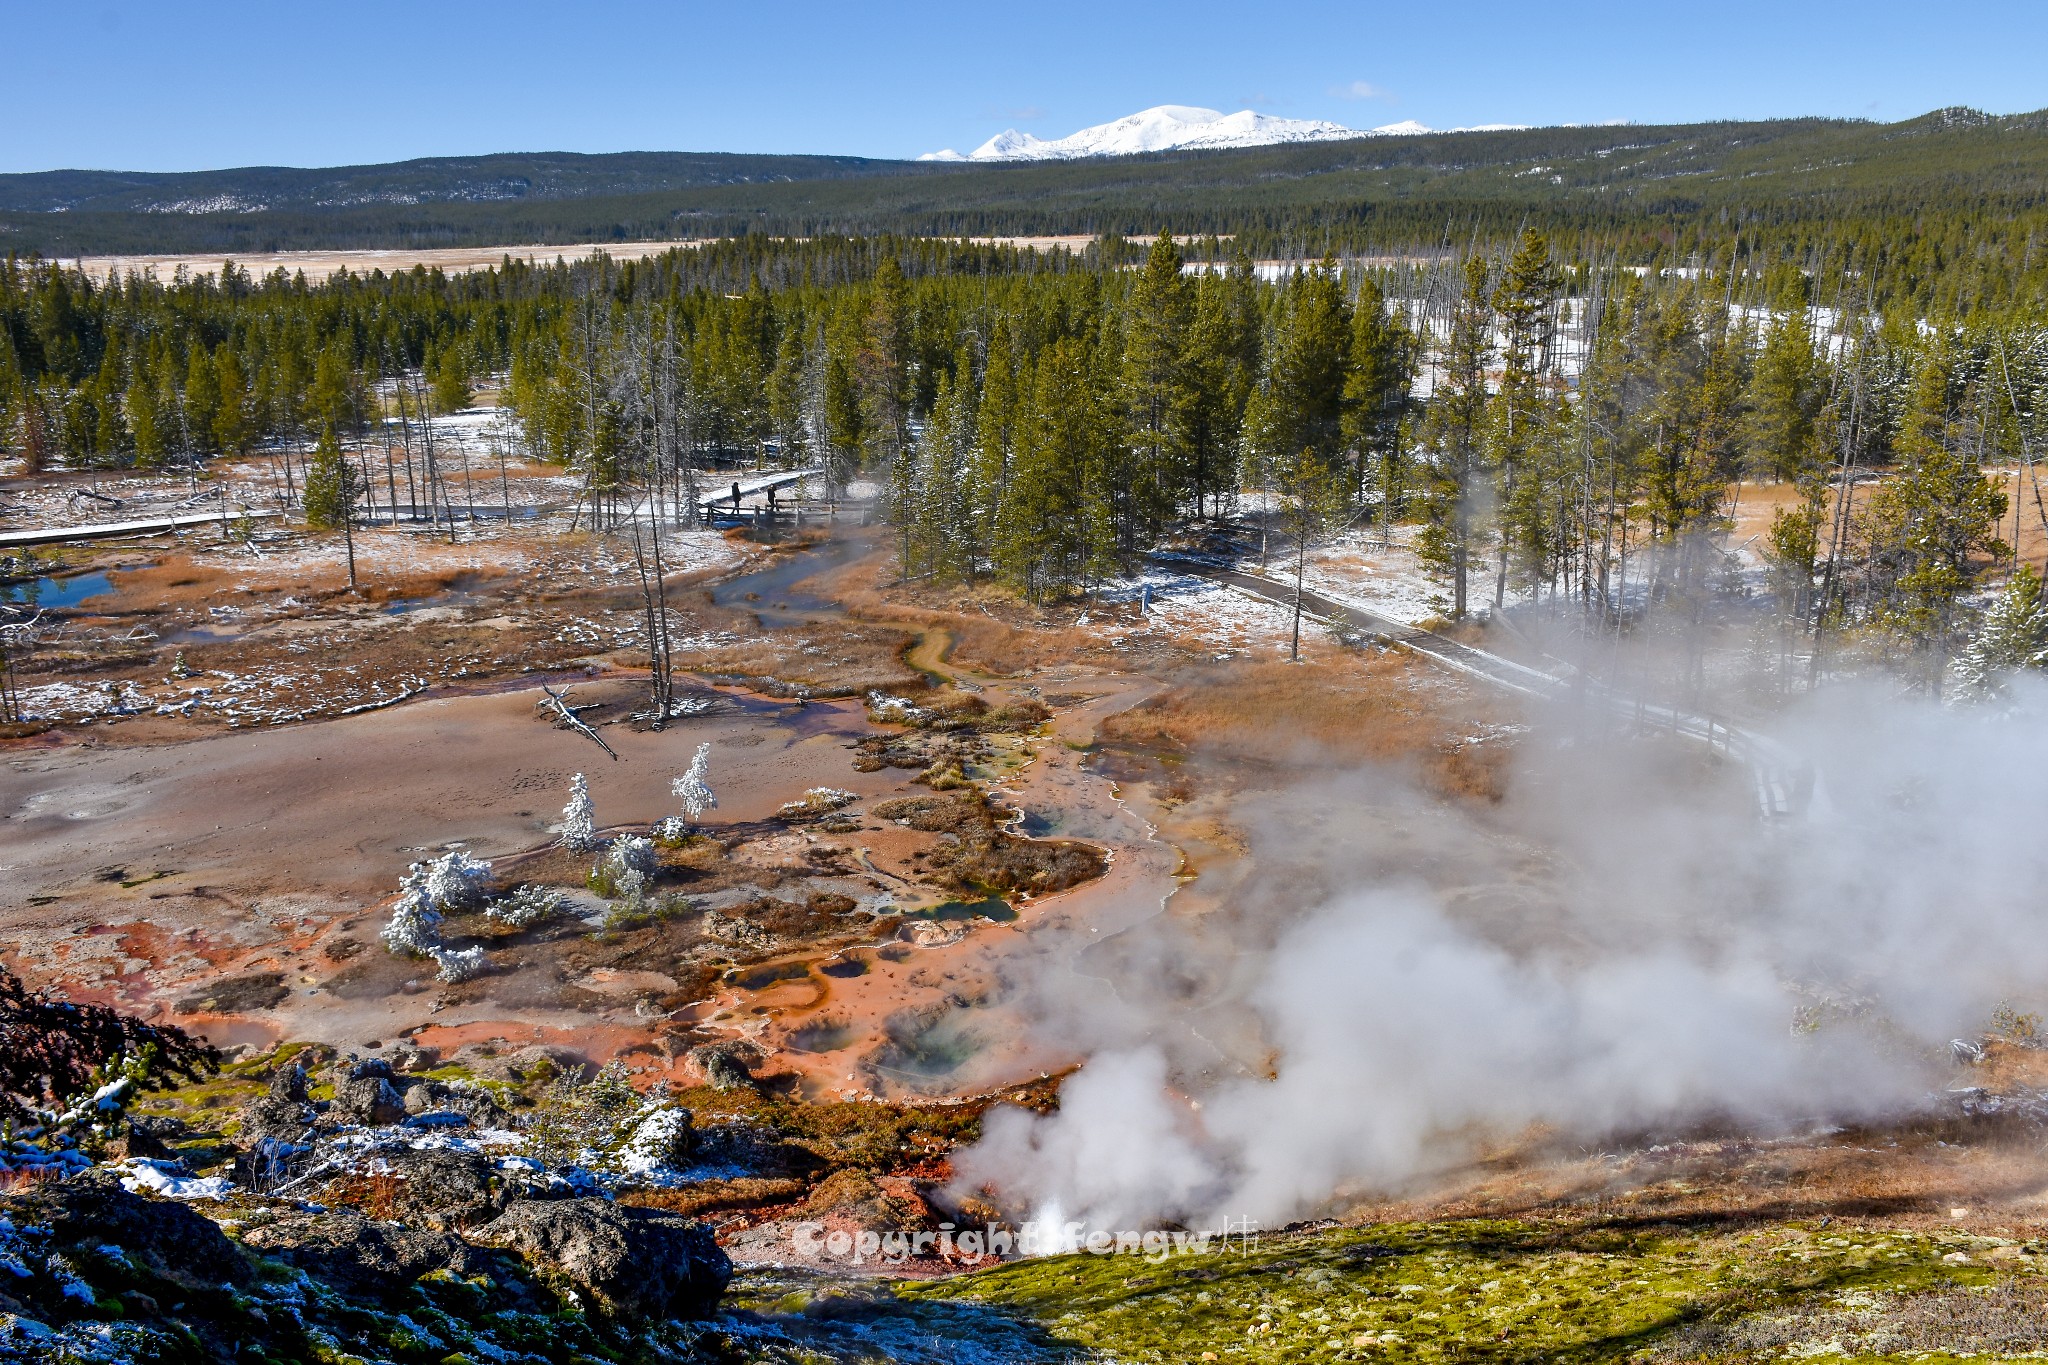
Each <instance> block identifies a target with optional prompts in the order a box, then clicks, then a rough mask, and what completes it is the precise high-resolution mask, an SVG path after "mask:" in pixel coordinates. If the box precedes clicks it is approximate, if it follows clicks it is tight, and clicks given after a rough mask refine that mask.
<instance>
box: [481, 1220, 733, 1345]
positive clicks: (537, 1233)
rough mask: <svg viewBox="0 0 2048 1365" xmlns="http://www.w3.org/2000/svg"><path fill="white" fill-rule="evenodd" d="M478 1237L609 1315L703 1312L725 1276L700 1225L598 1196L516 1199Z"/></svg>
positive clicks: (725, 1265)
mask: <svg viewBox="0 0 2048 1365" xmlns="http://www.w3.org/2000/svg"><path fill="white" fill-rule="evenodd" d="M477 1235H478V1236H479V1237H481V1238H484V1239H487V1240H489V1241H491V1242H494V1243H496V1244H497V1245H500V1246H504V1247H508V1248H510V1249H512V1250H514V1251H517V1252H518V1253H519V1254H520V1255H521V1256H523V1257H525V1258H526V1261H527V1263H528V1264H529V1265H532V1266H534V1267H535V1268H536V1269H544V1270H549V1271H553V1272H554V1273H556V1274H558V1275H560V1276H562V1277H563V1278H564V1279H566V1280H568V1281H569V1283H570V1284H572V1285H574V1286H575V1287H576V1289H577V1291H578V1292H579V1293H580V1294H581V1295H582V1296H583V1298H584V1299H585V1300H586V1302H588V1303H589V1304H590V1305H591V1306H592V1307H595V1308H597V1309H598V1310H600V1311H601V1312H603V1313H605V1314H607V1315H608V1316H610V1317H612V1318H614V1319H633V1320H654V1321H659V1320H660V1319H663V1318H693V1317H704V1316H707V1315H709V1314H710V1313H711V1311H712V1310H713V1309H715V1308H716V1307H717V1306H718V1296H719V1295H720V1294H723V1293H724V1292H725V1286H726V1282H727V1281H729V1280H730V1279H731V1278H732V1262H731V1261H729V1260H728V1259H726V1255H725V1252H724V1251H722V1250H721V1249H720V1248H719V1246H718V1243H717V1242H715V1241H713V1240H712V1237H711V1230H710V1229H709V1228H707V1227H705V1226H704V1225H702V1224H701V1223H695V1222H692V1221H691V1220H689V1219H687V1218H685V1217H683V1216H682V1215H680V1214H675V1213H668V1212H664V1211H662V1210H658V1209H640V1208H628V1207H622V1206H620V1205H618V1204H613V1203H610V1202H608V1201H606V1200H603V1199H558V1200H548V1201H537V1200H519V1201H517V1202H515V1203H513V1204H512V1205H510V1206H509V1207H508V1208H507V1209H506V1210H505V1212H504V1214H503V1216H501V1217H500V1218H499V1219H498V1220H497V1221H496V1222H494V1223H491V1224H489V1225H487V1226H485V1227H483V1228H481V1229H479V1230H478V1232H477Z"/></svg>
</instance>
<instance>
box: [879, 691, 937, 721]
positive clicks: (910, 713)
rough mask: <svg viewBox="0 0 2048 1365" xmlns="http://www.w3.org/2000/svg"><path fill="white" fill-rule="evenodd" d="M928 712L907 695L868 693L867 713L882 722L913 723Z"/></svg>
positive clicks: (921, 718)
mask: <svg viewBox="0 0 2048 1365" xmlns="http://www.w3.org/2000/svg"><path fill="white" fill-rule="evenodd" d="M930 714H931V712H929V711H927V710H925V709H924V708H923V707H922V706H919V705H918V704H917V703H916V702H914V701H912V700H910V698H908V697H898V696H894V695H892V694H890V693H888V692H870V693H868V715H869V716H871V717H872V718H874V719H875V720H877V721H880V722H882V723H884V724H893V725H915V724H916V723H917V722H918V721H920V720H923V719H924V718H925V717H927V716H929V715H930Z"/></svg>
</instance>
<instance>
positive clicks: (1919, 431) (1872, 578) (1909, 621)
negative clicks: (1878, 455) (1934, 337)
mask: <svg viewBox="0 0 2048 1365" xmlns="http://www.w3.org/2000/svg"><path fill="white" fill-rule="evenodd" d="M1954 344H1955V343H1954V339H1953V338H1952V337H1943V338H1941V339H1939V340H1938V341H1937V342H1936V343H1935V344H1933V345H1931V346H1929V347H1927V348H1926V351H1925V353H1924V354H1923V356H1922V357H1921V360H1920V363H1919V365H1918V367H1917V368H1916V369H1915V372H1914V376H1913V388H1912V393H1911V396H1910V398H1909V399H1908V402H1907V406H1906V414H1905V419H1904V421H1903V423H1902V425H1901V428H1900V433H1899V438H1898V443H1897V448H1898V454H1899V460H1900V468H1899V471H1898V472H1897V474H1896V475H1894V476H1893V477H1892V478H1890V479H1888V480H1886V481H1885V482H1884V484H1883V485H1882V486H1881V487H1879V489H1878V491H1877V492H1876V493H1875V494H1874V495H1872V497H1871V500H1870V507H1869V510H1868V512H1867V514H1866V515H1865V518H1864V535H1865V538H1866V542H1867V544H1868V546H1869V551H1868V564H1867V567H1866V573H1867V577H1868V583H1867V591H1868V592H1869V593H1870V594H1871V596H1872V598H1873V601H1872V617H1873V619H1874V620H1875V621H1876V622H1877V623H1878V624H1879V625H1880V626H1882V627H1883V628H1884V629H1886V630H1887V631H1889V632H1890V633H1891V634H1892V636H1893V637H1894V638H1895V639H1897V640H1899V641H1900V642H1901V643H1903V644H1905V645H1906V646H1907V647H1908V648H1910V649H1914V650H1918V651H1923V652H1925V653H1926V654H1927V655H1928V656H1929V660H1930V668H1929V671H1928V673H1927V678H1928V681H1929V685H1930V687H1931V688H1933V689H1936V690H1938V689H1939V687H1940V685H1941V679H1942V677H1943V675H1944V674H1945V673H1946V672H1947V665H1948V654H1949V649H1950V647H1951V645H1952V644H1953V642H1954V637H1955V633H1956V629H1957V626H1958V623H1959V619H1960V612H1959V607H1958V603H1959V600H1960V599H1961V597H1962V596H1963V594H1964V593H1966V592H1967V591H1969V589H1970V587H1971V585H1972V584H1974V583H1975V581H1976V577H1977V566H1976V565H1975V564H1974V563H1973V557H1977V556H1981V557H1983V558H1986V559H1993V560H1995V559H1998V558H2001V557H2003V556H2004V555H2005V554H2006V553H2008V551H2007V548H2006V546H2005V544H2004V543H2003V542H2002V541H2000V540H1999V539H1998V534H1997V532H1998V526H1999V523H2000V521H2001V520H2002V519H2003V517H2004V515H2005V508H2006V496H2005V491H2004V489H2003V487H2001V485H2000V484H1999V483H1997V482H1995V481H1993V480H1992V479H1989V478H1986V477H1985V476H1984V474H1983V473H1982V471H1980V470H1979V469H1978V468H1977V463H1976V460H1975V459H1974V458H1972V457H1971V456H1969V455H1968V454H1966V453H1965V451H1964V445H1965V442H1964V441H1963V440H1961V439H1957V437H1958V433H1956V432H1955V431H1953V430H1952V428H1953V427H1954V425H1955V424H1956V422H1957V418H1958V415H1959V400H1960V396H1961V395H1960V389H1959V376H1958V374H1957V365H1956V359H1955V356H1954V354H1953V349H1954Z"/></svg>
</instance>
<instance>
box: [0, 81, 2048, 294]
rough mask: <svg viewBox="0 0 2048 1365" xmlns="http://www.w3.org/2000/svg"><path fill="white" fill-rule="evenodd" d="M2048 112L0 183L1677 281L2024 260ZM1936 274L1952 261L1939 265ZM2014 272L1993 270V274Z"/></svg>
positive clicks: (535, 226)
mask: <svg viewBox="0 0 2048 1365" xmlns="http://www.w3.org/2000/svg"><path fill="white" fill-rule="evenodd" d="M2044 194H2048V116H2044V115H2042V114H2029V115H2015V116H2008V117H1991V116H1987V115H1983V114H1978V113H1975V112H1974V111H1970V110H1961V109H1950V110H1942V111H1938V112H1936V113H1933V114H1929V115H1926V116H1924V117H1922V118H1918V119H1914V120H1911V121H1908V122H1905V123H1896V124H1873V123H1861V122H1847V121H1839V120H1823V119H1789V120H1777V121H1768V122H1752V123H1710V124H1694V125H1666V126H1654V127H1637V126H1617V127H1600V128H1540V129H1528V130H1520V131H1504V132H1486V133H1442V134H1429V135H1424V136H1416V137H1388V138H1362V139H1358V140H1353V141H1346V142H1335V143H1321V144H1306V145H1296V146H1284V147H1266V148H1249V149H1241V150H1232V151H1216V152H1183V153H1167V154H1159V155H1150V156H1137V157H1122V158H1115V159H1109V160H1089V161H1070V162H1053V163H1031V164H1018V165H957V164H955V165H948V164H943V163H917V162H892V161H872V160H862V159H859V158H851V157H805V156H740V155H712V154H687V153H622V154H617V155H608V156H573V155H568V154H540V155H503V156H485V157H468V158H438V159H432V160H422V161H415V162H405V163H400V164H397V165H392V166H369V167H352V168H343V169H339V170H290V169H282V168H252V169H245V170H229V171H209V172H194V173H189V174H175V175H145V174H127V173H114V172H86V171H53V172H46V173H41V174H35V175H14V176H0V248H5V249H11V250H16V251H19V252H39V253H41V254H43V255H46V256H57V255H75V254H91V253H130V254H133V253H146V252H161V253H191V252H208V253H212V252H219V253H222V254H231V255H234V256H236V257H238V258H247V257H253V256H257V255H260V254H263V253H267V252H271V251H276V250H285V249H295V248H314V247H324V248H343V247H413V248H417V247H427V246H462V245H480V244H481V245H496V244H512V243H541V244H546V243H574V242H602V241H607V240H612V241H619V240H646V239H655V240H661V239H670V238H675V239H700V238H705V237H714V236H732V235H739V234H744V233H757V234H765V235H773V236H784V237H792V236H801V237H813V236H828V235H841V234H846V235H874V234H879V233H896V234H903V235H926V236H929V235H938V236H961V235H970V236H995V235H1022V234H1043V233H1081V234H1089V235H1093V234H1097V233H1103V232H1116V233H1125V234H1136V235H1142V236H1147V237H1149V236H1150V235H1151V234H1152V233H1153V232H1156V231H1158V230H1159V229H1161V228H1171V229H1173V230H1174V231H1176V232H1180V233H1192V234H1197V235H1201V234H1212V233H1213V234H1218V235H1227V236H1234V237H1235V239H1236V244H1237V245H1239V246H1242V247H1243V248H1245V249H1246V250H1248V251H1250V252H1251V254H1253V255H1254V256H1274V255H1287V256H1308V257H1315V256H1319V255H1321V254H1322V253H1323V252H1324V251H1325V250H1334V251H1337V252H1339V253H1340V254H1370V253H1372V252H1375V251H1413V250H1418V249H1441V248H1445V247H1449V248H1452V249H1456V250H1460V251H1463V250H1466V249H1469V248H1470V247H1471V246H1473V245H1474V244H1475V243H1480V244H1486V243H1490V244H1493V245H1496V246H1497V245H1499V244H1500V243H1502V242H1504V241H1505V240H1507V239H1508V238H1510V237H1512V236H1514V235H1515V234H1516V233H1518V232H1519V231H1520V230H1521V229H1522V228H1523V227H1525V226H1533V227H1536V228H1538V229H1540V230H1542V231H1543V232H1545V233H1546V234H1547V235H1548V236H1549V237H1550V239H1551V240H1552V241H1554V242H1555V243H1557V244H1558V245H1559V247H1560V249H1563V250H1566V251H1568V252H1570V253H1572V254H1574V255H1578V256H1584V257H1587V258H1589V259H1590V258H1593V257H1595V256H1596V255H1599V254H1602V253H1611V254H1615V255H1617V256H1618V257H1619V258H1620V259H1622V260H1624V261H1627V262H1631V263H1638V264H1641V263H1646V262H1647V261H1648V260H1649V259H1650V258H1651V257H1652V256H1653V255H1659V254H1661V255H1663V256H1665V257H1666V258H1670V259H1684V258H1687V257H1689V256H1692V255H1696V254H1698V253H1700V252H1702V251H1705V250H1710V249H1712V247H1713V246H1714V245H1715V244H1716V243H1719V242H1722V241H1725V240H1727V239H1728V238H1729V237H1731V236H1732V235H1737V234H1742V235H1745V236H1746V238H1747V239H1748V240H1751V241H1754V242H1758V243H1762V244H1765V245H1768V246H1769V247H1770V248H1772V249H1774V250H1781V251H1788V252H1792V253H1794V254H1799V253H1803V252H1809V251H1811V250H1812V249H1813V248H1814V245H1815V244H1816V243H1820V242H1823V241H1825V242H1843V241H1847V240H1851V239H1857V238H1860V239H1862V240H1864V241H1865V242H1866V243H1867V244H1868V246H1867V250H1866V252H1865V253H1864V254H1865V255H1866V257H1868V256H1869V255H1870V254H1871V253H1874V252H1876V251H1878V250H1881V249H1890V245H1891V244H1892V243H1895V242H1903V243H1907V244H1910V243H1912V242H1914V241H1916V240H1919V239H1928V240H1931V241H1933V242H1935V243H1937V245H1938V249H1939V250H1940V251H1941V252H1943V253H1944V254H1947V255H1953V254H1954V253H1959V252H1972V253H1979V254H1985V253H1997V254H1998V255H1999V256H2001V257H2003V258H2005V259H2009V260H2011V261H2016V262H2030V261H2031V260H2032V259H2033V258H2034V257H2035V256H2036V255H2037V254H2038V253H2035V252H2034V251H2033V250H2032V247H2031V243H2032V242H2034V241H2035V240H2037V239H2039V238H2041V237H2042V236H2043V235H2044V234H2043V231H2042V230H2043V228H2044V226H2048V217H2044V213H2048V207H2044V203H2043V198H2044ZM1943 264H1944V266H1945V265H1946V264H1947V262H1944V263H1943ZM1998 264H1999V265H2001V266H2003V264H2004V261H2003V260H2001V261H1999V262H1998Z"/></svg>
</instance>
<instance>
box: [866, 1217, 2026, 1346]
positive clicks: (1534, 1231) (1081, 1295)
mask: <svg viewBox="0 0 2048 1365" xmlns="http://www.w3.org/2000/svg"><path fill="white" fill-rule="evenodd" d="M1991 1245H1992V1244H1991V1243H1990V1242H1989V1241H1988V1240H1987V1239H1983V1238H1975V1237H1970V1236H1967V1235H1965V1234H1961V1233H1924V1232H1899V1231H1869V1230H1843V1231H1839V1232H1834V1231H1830V1230H1828V1229H1826V1228H1809V1227H1805V1226H1795V1225H1779V1226H1773V1227H1769V1228H1765V1229H1756V1228H1750V1229H1747V1230H1742V1231H1728V1230H1723V1229H1721V1228H1718V1227H1708V1228H1705V1229H1700V1228H1688V1227H1682V1226H1672V1225H1666V1226H1660V1227H1653V1228H1642V1229H1639V1228H1612V1227H1602V1226H1597V1225H1594V1226H1581V1227H1562V1228H1560V1227H1555V1226H1543V1225H1537V1224H1528V1223H1509V1222H1477V1221H1472V1222H1466V1221H1459V1222H1446V1223H1438V1224H1404V1225H1387V1226H1380V1227H1372V1228H1366V1229H1332V1230H1328V1231H1321V1232H1312V1233H1302V1234H1295V1235H1289V1236H1282V1237H1267V1238H1265V1239H1263V1240H1262V1241H1261V1242H1260V1243H1259V1244H1258V1245H1256V1246H1253V1247H1251V1248H1248V1249H1242V1250H1240V1249H1232V1250H1228V1251H1213V1250H1212V1251H1210V1252H1209V1253H1207V1254H1203V1255H1181V1256H1167V1257H1165V1258H1163V1259H1158V1260H1156V1261H1148V1260H1145V1259H1141V1258H1139V1257H1137V1256H1134V1255H1100V1256H1098V1255H1090V1254H1086V1253H1083V1254H1078V1255H1071V1256H1058V1257H1046V1258H1041V1259H1035V1260H1028V1261H1019V1262H1013V1263H1010V1264H1007V1265H1004V1266H1000V1267H998V1268H995V1269H992V1270H989V1271H985V1272H982V1273H980V1274H977V1275H972V1276H966V1277H963V1278H960V1279H956V1280H948V1281H937V1282H928V1283H923V1284H914V1285H902V1286H899V1287H898V1292H899V1293H900V1294H902V1295H904V1296H905V1297H908V1298H953V1299H966V1300H970V1301H973V1302H978V1303H983V1304H987V1305H990V1306H993V1307H1000V1308H1003V1309H1006V1310H1009V1311H1012V1312H1018V1313H1022V1314H1024V1315H1026V1316H1027V1317H1029V1318H1030V1319H1031V1320H1033V1321H1034V1322H1037V1323H1038V1324H1040V1325H1041V1326H1043V1327H1044V1328H1046V1329H1047V1330H1048V1331H1051V1332H1052V1333H1054V1334H1055V1335H1057V1336H1058V1337H1060V1338H1061V1339H1062V1340H1065V1341H1070V1342H1072V1343H1073V1344H1075V1345H1076V1346H1078V1347H1081V1348H1084V1349H1087V1350H1090V1351H1095V1352H1100V1353H1102V1354H1104V1355H1107V1356H1111V1357H1114V1358H1116V1359H1118V1360H1125V1361H1151V1360H1158V1361H1189V1360H1216V1361H1290V1360H1302V1359H1309V1358H1316V1359H1337V1360H1373V1361H1389V1362H1393V1361H1414V1362H1437V1361H1484V1360H1503V1361H1505V1360H1517V1361H1535V1360H1541V1361H1589V1362H1590V1361H1608V1360H1617V1361H1618V1360H1628V1359H1647V1358H1649V1357H1648V1356H1647V1355H1645V1353H1646V1352H1654V1351H1655V1349H1656V1348H1657V1347H1658V1345H1659V1343H1660V1342H1661V1341H1662V1340H1663V1339H1664V1338H1666V1337H1668V1336H1669V1335H1671V1334H1672V1333H1674V1332H1676V1331H1678V1330H1680V1329H1682V1328H1685V1327H1687V1326H1688V1325H1690V1324H1695V1323H1699V1322H1702V1321H1705V1320H1708V1319H1710V1318H1711V1319H1715V1320H1721V1319H1736V1320H1739V1319H1742V1318H1745V1317H1747V1316H1749V1315H1752V1314H1778V1315H1783V1314H1785V1313H1787V1312H1788V1311H1792V1310H1795V1309H1797V1308H1799V1307H1800V1306H1802V1305H1814V1304H1823V1303H1827V1302H1830V1301H1833V1300H1834V1299H1837V1298H1838V1297H1839V1296H1841V1295H1842V1294H1844V1293H1845V1292H1851V1291H1861V1292H1864V1293H1875V1294H1907V1295H1910V1294H1914V1293H1919V1292H1923V1291H1937V1290H1950V1291H1953V1290H1956V1289H1959V1288H1971V1287H1977V1286H1989V1285H1992V1284H1994V1283H1998V1282H2001V1281H2005V1280H2009V1279H2012V1278H2015V1277H2016V1276H2017V1277H2020V1278H2024V1279H2026V1280H2028V1281H2031V1282H2034V1283H2040V1282H2041V1277H2040V1276H2039V1274H2038V1273H2037V1272H2033V1271H2029V1270H2020V1271H2009V1270H2003V1269H1994V1268H1993V1263H1988V1262H1986V1261H1985V1259H1984V1258H1985V1257H1986V1256H1987V1255H1988V1254H1989V1252H1990V1249H1991ZM1945 1258H1946V1259H1945ZM2017 1259H2024V1260H2029V1261H2031V1260H2032V1259H2033V1258H2032V1257H2025V1258H2017ZM2044 1288H2048V1286H2044ZM1869 1358H1871V1359H1879V1358H1885V1357H1869Z"/></svg>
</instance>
